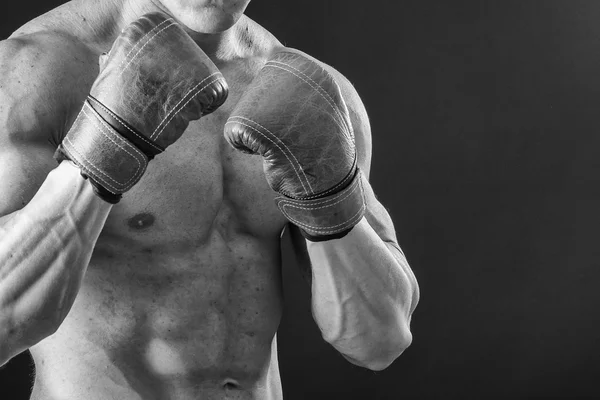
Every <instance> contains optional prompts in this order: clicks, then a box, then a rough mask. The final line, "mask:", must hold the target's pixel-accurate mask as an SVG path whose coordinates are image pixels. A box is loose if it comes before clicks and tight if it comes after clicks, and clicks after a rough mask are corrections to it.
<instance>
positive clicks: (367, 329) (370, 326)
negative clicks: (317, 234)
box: [307, 219, 418, 369]
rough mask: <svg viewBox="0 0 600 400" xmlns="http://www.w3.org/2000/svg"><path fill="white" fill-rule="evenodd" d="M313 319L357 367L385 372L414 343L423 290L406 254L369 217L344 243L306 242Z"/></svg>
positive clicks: (325, 337) (326, 338) (324, 334)
mask: <svg viewBox="0 0 600 400" xmlns="http://www.w3.org/2000/svg"><path fill="white" fill-rule="evenodd" d="M307 248H308V253H309V256H310V259H311V264H312V278H313V279H312V306H313V315H314V317H315V320H316V322H317V324H318V325H319V328H320V329H321V332H322V334H323V337H324V339H325V340H326V341H328V342H329V343H331V344H332V345H333V346H334V347H335V348H336V349H337V350H338V351H339V352H341V353H342V354H344V355H345V356H346V357H347V358H348V359H349V360H350V361H352V362H354V363H355V364H358V365H362V366H365V367H369V368H372V369H382V368H385V367H386V366H387V365H389V363H391V362H392V361H393V360H394V359H395V358H396V357H397V356H398V355H399V354H400V353H401V352H402V351H403V350H404V349H405V348H406V347H408V345H409V344H410V342H411V334H410V329H409V322H410V315H411V313H412V311H413V309H414V307H415V306H416V302H417V301H418V286H417V283H416V280H415V278H414V275H413V274H412V271H411V270H410V268H409V266H408V263H407V262H406V259H405V258H404V255H403V254H402V253H401V252H400V251H399V249H397V248H395V247H394V246H392V245H389V244H386V243H385V242H384V241H382V240H381V239H380V238H379V236H378V235H377V233H376V232H375V231H374V230H373V228H372V227H371V226H370V225H369V223H368V222H367V221H366V219H363V220H362V221H361V222H360V223H359V224H358V225H356V226H355V227H354V228H353V229H352V231H351V232H350V233H349V234H348V235H347V236H345V237H344V238H342V239H339V240H331V241H325V242H309V241H307Z"/></svg>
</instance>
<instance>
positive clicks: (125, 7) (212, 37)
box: [94, 0, 244, 61]
mask: <svg viewBox="0 0 600 400" xmlns="http://www.w3.org/2000/svg"><path fill="white" fill-rule="evenodd" d="M94 2H95V0H94ZM103 4H104V7H105V10H106V11H107V14H108V15H109V16H110V18H109V19H110V20H112V21H113V29H112V35H110V36H112V39H113V40H114V38H116V36H117V35H118V34H119V33H120V32H121V30H122V29H123V28H125V27H126V26H127V25H129V24H130V23H131V22H133V21H134V20H136V19H137V18H139V17H140V16H142V15H144V14H146V13H150V12H155V11H160V12H163V13H165V14H167V15H170V16H172V15H171V13H169V11H168V10H167V9H166V8H165V7H164V6H163V5H162V4H161V3H160V2H159V1H156V0H104V2H103ZM173 18H174V19H175V20H176V21H177V22H179V24H180V26H181V27H182V28H183V29H184V30H185V31H186V33H187V34H188V35H190V37H191V38H192V39H193V40H194V41H195V42H196V44H198V46H199V47H200V48H201V49H202V50H203V51H204V52H205V53H206V54H207V55H208V56H209V57H210V58H211V59H213V61H217V60H227V59H231V58H235V57H236V55H237V52H236V50H237V46H236V41H235V40H234V39H235V36H236V33H237V32H238V29H239V27H240V25H242V24H244V22H243V21H244V18H243V17H242V18H240V20H239V21H238V22H237V23H236V24H235V25H234V26H232V27H231V28H230V29H227V30H226V31H224V32H219V33H200V32H196V31H193V30H192V29H190V28H189V27H187V26H185V25H184V24H183V23H181V21H178V20H177V18H175V17H173Z"/></svg>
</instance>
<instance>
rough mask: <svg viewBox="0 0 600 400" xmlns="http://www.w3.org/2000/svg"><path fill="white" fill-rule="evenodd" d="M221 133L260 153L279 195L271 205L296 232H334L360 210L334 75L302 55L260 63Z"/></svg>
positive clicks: (350, 136) (285, 54)
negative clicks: (256, 72) (299, 230)
mask: <svg viewBox="0 0 600 400" xmlns="http://www.w3.org/2000/svg"><path fill="white" fill-rule="evenodd" d="M225 137H226V138H227V140H228V141H229V143H230V144H231V145H232V146H233V147H234V148H237V149H238V150H241V151H245V152H248V153H254V154H260V155H262V156H263V157H264V170H265V174H266V177H267V181H268V182H269V185H270V186H271V188H273V190H275V191H277V192H279V193H281V194H282V195H284V197H278V198H277V199H276V203H277V204H278V206H279V208H280V209H281V211H282V212H283V213H284V215H286V217H288V219H290V221H291V222H293V223H294V224H296V225H298V226H300V227H301V228H302V229H305V230H307V231H310V232H311V233H316V234H331V233H336V232H340V231H343V230H347V229H349V228H351V227H352V226H354V224H356V223H357V222H358V221H359V220H360V218H362V216H363V215H364V208H365V207H364V194H363V190H362V186H361V184H360V174H355V171H356V169H357V166H356V148H355V143H354V133H353V130H352V124H351V122H350V118H349V114H348V110H347V108H346V104H345V102H344V100H343V98H342V95H341V92H340V89H339V87H338V85H337V83H336V81H335V79H334V77H333V76H332V75H331V74H330V73H328V72H327V71H326V70H325V69H324V68H323V67H322V66H321V65H319V64H318V63H317V62H315V61H313V60H312V59H310V58H308V57H306V56H305V55H303V54H302V53H300V52H297V51H294V50H292V49H286V50H283V51H280V52H277V53H275V54H274V55H273V56H272V57H271V58H270V59H269V60H268V61H267V63H266V64H265V66H264V67H263V68H262V69H261V71H260V72H259V74H258V75H257V77H256V78H255V79H254V80H253V82H252V83H251V84H250V86H249V87H248V89H247V91H246V92H245V93H244V94H243V95H242V97H241V99H240V100H239V102H238V104H237V105H236V107H235V109H234V111H233V112H232V114H231V116H230V118H229V119H228V121H227V123H226V125H225ZM357 182H358V183H357ZM348 190H349V192H348Z"/></svg>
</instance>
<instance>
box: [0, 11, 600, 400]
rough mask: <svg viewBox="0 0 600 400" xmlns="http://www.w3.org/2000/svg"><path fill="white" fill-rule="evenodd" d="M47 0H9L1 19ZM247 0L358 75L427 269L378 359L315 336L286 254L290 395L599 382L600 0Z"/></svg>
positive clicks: (491, 391)
mask: <svg viewBox="0 0 600 400" xmlns="http://www.w3.org/2000/svg"><path fill="white" fill-rule="evenodd" d="M59 3H61V2H60V1H56V0H53V1H49V0H45V1H43V2H42V1H37V2H31V1H26V2H23V10H19V11H15V12H12V11H11V12H9V11H8V10H7V9H6V6H3V7H4V9H3V11H1V12H0V15H1V17H0V21H1V26H0V36H2V37H6V36H7V35H8V34H9V33H10V32H11V31H12V30H14V29H15V28H16V27H17V26H19V25H20V24H22V23H24V22H25V21H26V20H28V19H30V18H31V17H33V16H35V15H38V14H40V13H41V12H43V11H45V10H48V9H50V8H52V7H54V6H56V5H58V4H59ZM392 5H393V6H392ZM13 6H14V3H12V2H11V5H10V7H13ZM248 14H249V15H250V16H251V17H253V18H254V19H255V20H257V21H258V22H259V23H261V24H262V25H264V26H265V27H266V28H267V29H269V30H270V31H271V32H273V33H274V34H275V35H276V36H277V37H278V38H279V39H280V40H281V41H282V42H284V44H286V45H288V46H291V47H297V48H299V49H301V50H304V51H306V52H308V53H309V54H312V55H313V56H315V57H317V58H319V59H321V60H323V61H325V62H327V63H329V64H331V65H333V66H334V67H336V68H337V69H338V70H339V71H341V72H342V73H343V74H345V75H346V76H347V77H348V78H349V79H350V80H351V81H352V82H353V83H354V84H355V86H356V88H357V89H358V91H359V93H360V94H361V96H362V98H363V101H364V102H365V104H366V107H367V110H368V112H369V115H370V118H371V125H372V128H373V152H374V155H373V169H372V176H371V182H372V185H373V186H374V188H375V191H376V193H377V194H378V196H379V198H380V200H381V201H382V202H383V203H384V204H385V205H386V206H387V207H388V208H389V210H390V213H391V214H392V216H393V219H394V221H395V225H396V228H397V231H398V238H399V241H400V244H401V246H402V247H403V249H404V251H405V253H406V254H407V257H408V259H409V261H410V263H411V265H412V267H413V269H414V271H415V273H416V275H417V278H418V280H419V283H420V286H421V302H420V304H419V306H418V308H417V311H416V312H415V314H414V316H413V322H412V331H413V335H414V341H413V344H412V346H411V347H410V348H409V349H408V350H407V351H406V352H405V353H404V354H403V355H402V356H401V357H400V358H399V359H398V360H397V361H396V362H395V363H394V364H393V365H392V366H391V367H390V368H388V369H387V370H385V371H382V372H377V373H375V372H371V371H367V370H363V369H361V368H358V367H354V366H352V365H351V364H349V363H347V362H346V361H345V360H343V359H342V357H341V356H339V355H338V354H336V352H335V351H334V350H333V349H332V348H330V347H328V345H326V344H325V343H323V342H322V340H321V338H320V336H319V332H318V330H317V328H316V326H315V324H314V322H313V321H312V318H311V315H310V312H309V298H308V286H307V285H306V284H305V283H304V282H303V281H302V279H301V278H300V276H299V274H298V273H297V271H296V270H295V269H294V267H293V265H290V264H293V263H292V262H288V266H286V269H285V273H286V276H285V285H286V288H285V290H286V311H285V315H284V319H283V321H282V325H281V328H280V332H279V343H280V366H281V373H282V379H283V384H284V393H285V395H286V399H288V400H294V399H317V398H327V399H400V398H409V397H429V398H432V397H436V398H467V397H473V398H490V397H499V398H519V397H521V398H525V397H529V398H531V397H549V396H557V397H570V398H573V397H578V396H579V397H583V396H587V397H595V396H600V384H598V382H597V381H598V377H599V374H598V368H597V366H598V363H599V362H600V333H599V332H600V330H599V323H600V312H599V311H598V307H597V304H598V303H599V301H600V293H599V291H598V290H597V289H596V288H597V286H598V281H599V279H598V278H600V272H599V271H598V267H599V262H598V256H599V254H600V246H598V244H597V238H598V234H597V226H598V222H600V212H599V211H598V200H600V199H599V197H600V191H599V190H598V176H600V174H599V173H600V160H598V157H597V153H598V149H600V136H599V135H598V127H599V125H600V124H599V122H598V121H599V118H600V68H599V67H600V46H599V45H600V24H599V23H598V22H599V21H600V3H598V2H594V1H576V0H568V1H567V0H564V1H558V0H546V1H527V0H518V1H515V0H511V1H506V0H504V1H491V0H488V1H447V0H445V1H444V0H435V1H423V0H412V1H394V2H392V1H362V2H353V1H348V0H336V1H326V0H311V1H287V2H283V1H266V0H254V2H253V3H252V4H251V5H250V6H249V8H248ZM287 258H288V261H289V256H287ZM28 362H29V361H28V359H27V358H26V356H24V355H23V356H19V357H17V358H15V359H14V360H12V361H11V362H10V363H9V364H8V365H7V366H6V367H4V368H3V369H2V370H0V390H1V392H2V393H0V398H2V399H4V398H6V399H8V398H11V399H18V398H21V397H18V396H8V397H5V395H4V393H9V391H10V390H12V388H13V387H14V388H17V387H19V388H21V390H23V391H24V392H26V390H27V388H28V385H29V380H30V376H29V375H30V372H29V370H28ZM23 398H25V397H23Z"/></svg>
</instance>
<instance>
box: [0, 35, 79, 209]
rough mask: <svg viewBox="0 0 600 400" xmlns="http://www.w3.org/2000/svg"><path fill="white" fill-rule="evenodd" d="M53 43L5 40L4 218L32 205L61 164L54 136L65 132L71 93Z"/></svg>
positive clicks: (0, 151)
mask: <svg viewBox="0 0 600 400" xmlns="http://www.w3.org/2000/svg"><path fill="white" fill-rule="evenodd" d="M48 47H49V46H48V44H44V45H40V44H39V40H33V39H8V40H6V41H4V42H0V216H6V215H9V214H11V213H13V212H15V211H17V210H19V209H21V208H23V207H24V206H25V205H26V204H27V203H29V201H30V200H31V199H32V198H33V196H34V195H35V193H36V192H37V190H38V189H39V187H40V186H41V184H42V183H43V181H44V179H45V178H46V176H47V174H48V172H50V170H52V169H53V168H55V167H56V166H57V164H56V161H54V159H53V154H54V149H55V143H54V144H52V142H53V140H52V138H53V137H54V136H56V135H57V132H60V131H63V130H64V128H63V127H64V119H65V115H66V107H64V105H65V104H66V103H65V102H66V99H68V98H69V97H68V96H65V95H64V93H63V92H62V91H61V90H59V89H61V88H66V87H67V86H66V85H64V81H63V78H62V77H63V76H64V75H65V74H64V71H63V68H61V67H60V65H61V64H60V63H59V62H58V61H56V60H55V57H56V56H55V55H53V56H49V55H48V52H47V51H44V49H47V48H48ZM50 57H52V58H50ZM62 90H63V91H64V90H65V89H62ZM54 142H56V140H54Z"/></svg>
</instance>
